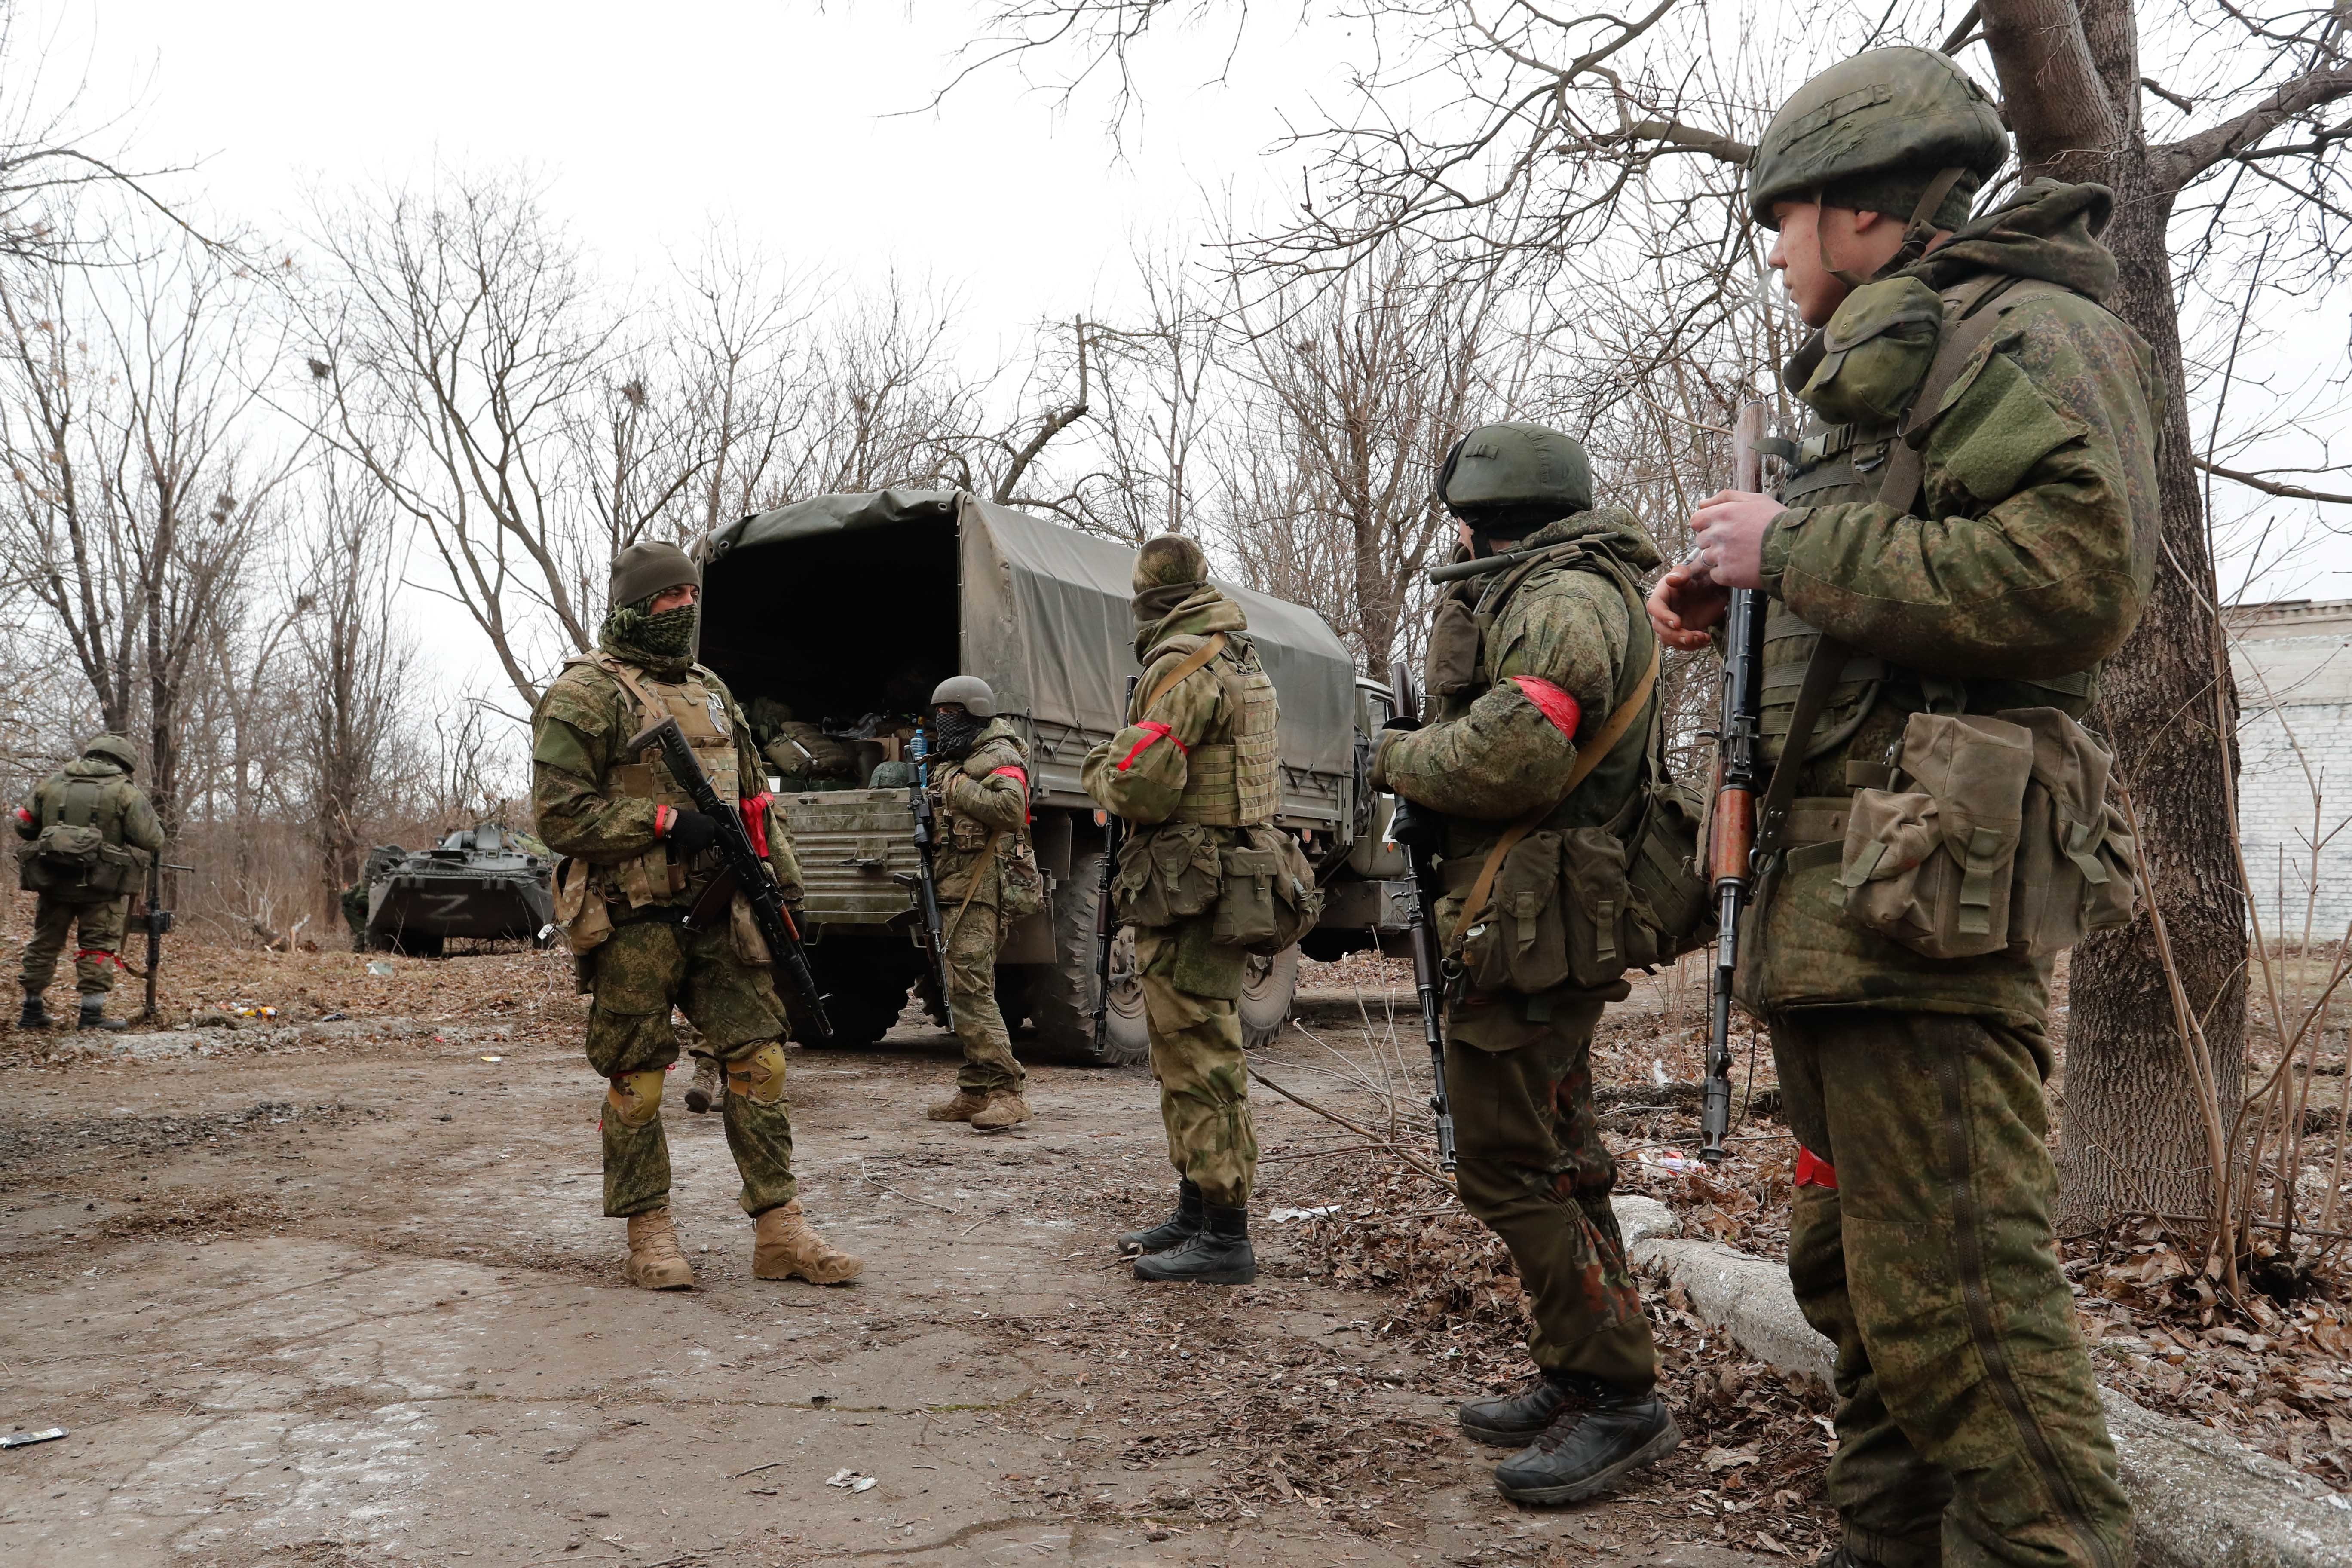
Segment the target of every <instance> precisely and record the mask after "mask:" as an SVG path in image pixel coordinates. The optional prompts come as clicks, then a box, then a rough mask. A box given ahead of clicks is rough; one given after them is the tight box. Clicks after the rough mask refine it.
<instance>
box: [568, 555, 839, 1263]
mask: <svg viewBox="0 0 2352 1568" xmlns="http://www.w3.org/2000/svg"><path fill="white" fill-rule="evenodd" d="M701 582H702V572H701V568H700V567H699V566H698V565H697V564H696V563H694V561H693V560H692V559H691V558H690V557H688V555H687V553H686V552H684V551H682V550H679V549H677V547H676V546H674V545H668V544H656V543H650V542H648V543H640V544H633V545H631V546H629V548H627V549H626V550H624V551H623V552H621V553H620V555H619V556H618V557H616V558H615V559H614V563H613V574H612V584H611V605H612V608H611V610H610V612H609V613H608V614H607V615H606V616H605V618H604V626H603V627H602V629H601V631H600V633H599V635H598V637H597V647H596V651H595V652H593V653H592V654H587V655H583V656H581V657H579V658H573V659H572V660H571V661H570V662H569V663H568V664H567V665H566V666H565V667H564V670H563V673H562V675H561V676H560V677H558V678H557V679H556V680H555V681H554V683H553V684H552V685H551V686H550V687H549V688H548V689H547V692H546V694H545V695H544V696H542V697H541V699H540V703H539V709H538V711H537V712H535V713H534V714H533V715H532V717H531V800H532V805H533V806H534V807H535V808H536V810H537V813H538V818H539V833H540V837H542V838H544V839H546V840H547V843H548V845H549V847H551V848H552V849H554V850H555V851H556V852H557V853H558V854H560V855H562V856H565V857H566V860H565V862H564V863H563V865H562V866H561V867H560V868H558V872H557V878H556V918H557V920H558V921H559V922H561V923H562V926H563V928H564V935H565V939H566V941H567V942H569V943H570V945H571V947H572V952H574V953H575V954H577V955H579V956H580V959H581V963H582V971H583V980H584V984H585V988H586V989H587V990H588V991H589V992H590V993H591V994H593V997H594V1005H593V1009H592V1010H591V1012H590V1014H589V1016H588V1059H589V1061H590V1063H591V1064H592V1065H593V1067H594V1068H596V1070H597V1071H598V1072H599V1073H602V1074H603V1075H604V1078H605V1080H606V1084H607V1089H606V1091H605V1096H604V1121H603V1123H602V1128H603V1133H604V1212H605V1214H607V1215H611V1216H613V1217H614V1218H625V1219H626V1220H627V1221H628V1246H629V1256H628V1261H627V1263H626V1264H625V1267H624V1270H623V1272H624V1275H625V1278H626V1279H628V1281H629V1283H630V1284H632V1285H636V1286H639V1287H642V1288H644V1289H653V1290H671V1289H688V1288H690V1287H691V1286H692V1285H693V1284H694V1270H693V1268H692V1267H691V1266H689V1265H688V1262H687V1259H686V1254H685V1251H684V1249H683V1248H681V1247H679V1245H678V1241H677V1232H676V1229H675V1227H674V1226H673V1225H672V1223H671V1220H670V1215H669V1187H670V1170H669V1147H668V1144H667V1141H666V1140H665V1139H664V1137H663V1134H662V1124H661V1091H662V1079H663V1074H664V1073H665V1072H666V1071H667V1069H668V1068H669V1066H670V1064H671V1063H672V1062H675V1061H676V1060H677V1032H676V1031H675V1030H674V1029H673V1028H672V1026H671V1024H670V1010H671V1008H672V1007H673V1006H677V1007H680V1008H683V1009H684V1010H685V1013H686V1015H687V1016H688V1019H690V1020H691V1021H692V1022H693V1024H694V1026H695V1028H696V1029H697V1031H698V1033H699V1035H700V1037H701V1045H702V1047H703V1048H705V1049H707V1050H708V1051H709V1053H710V1054H711V1055H712V1056H713V1057H714V1058H717V1059H718V1061H719V1063H720V1065H721V1066H722V1068H724V1070H725V1074H726V1096H725V1110H724V1112H723V1117H724V1121H725V1126H726V1131H727V1146H728V1148H729V1150H730V1152H732V1153H733V1154H734V1156H735V1165H736V1169H737V1170H738V1171H740V1173H742V1177H743V1191H742V1196H741V1203H742V1207H743V1212H744V1213H746V1214H748V1215H751V1216H752V1219H753V1221H754V1225H755V1233H754V1240H753V1243H752V1252H751V1270H752V1273H753V1274H754V1275H756V1276H757V1277H758V1278H760V1279H791V1278H794V1277H798V1278H800V1279H806V1280H809V1281H810V1282H811V1283H813V1284H819V1285H830V1284H835V1283H838V1282H840V1281H842V1280H845V1279H850V1278H852V1277H853V1276H855V1275H856V1273H857V1272H858V1270H859V1269H860V1268H863V1267H864V1265H863V1264H862V1263H861V1262H860V1260H859V1259H857V1258H854V1257H851V1256H850V1255H849V1254H847V1253H845V1252H843V1251H841V1250H840V1249H838V1248H837V1247H832V1246H829V1245H828V1244H826V1243H825V1242H824V1240H823V1239H822V1238H821V1237H818V1235H817V1234H816V1232H815V1231H814V1230H813V1229H811V1228H810V1226H809V1224H808V1222H807V1220H806V1219H805V1218H803V1215H802V1214H801V1205H800V1199H799V1197H798V1195H797V1194H798V1189H797V1187H796V1186H795V1184H794V1183H793V1167H792V1158H793V1128H792V1115H791V1110H790V1107H789V1106H788V1105H787V1103H786V1101H785V1100H784V1047H783V1038H784V1035H785V1032H786V1027H787V1014H786V1008H785V1004H784V1003H783V1001H782V999H781V998H780V996H779V995H778V991H777V985H776V982H775V979H774V973H775V969H776V967H777V966H778V965H779V964H783V963H791V962H792V961H793V959H795V958H796V957H797V953H796V952H795V951H793V949H792V948H791V947H790V946H789V942H790V931H789V921H788V918H787V919H786V920H785V921H783V924H782V929H783V931H784V934H785V936H786V942H787V948H786V951H784V952H776V951H774V949H775V947H776V945H777V944H776V943H775V942H772V941H771V940H769V938H768V937H767V936H766V935H765V934H764V933H763V931H762V930H761V926H762V923H763V921H762V920H761V917H760V916H759V915H757V914H755V912H754V909H753V905H752V903H751V900H748V899H747V898H746V897H745V895H744V893H743V891H742V890H740V879H739V878H738V873H737V872H736V871H735V870H734V869H732V868H729V867H727V866H726V865H725V864H724V861H723V859H722V857H721V855H720V854H719V853H718V849H719V842H720V837H721V833H722V830H723V829H724V827H725V826H726V825H725V824H724V823H722V822H721V821H720V820H719V818H717V817H715V816H712V815H711V814H710V813H709V811H705V810H701V809H698V807H697V805H696V804H695V796H694V795H693V794H692V793H691V792H690V786H691V784H692V783H693V782H695V781H691V780H687V779H681V778H680V777H679V776H678V773H677V769H676V768H674V767H672V766H671V765H670V764H669V763H667V762H665V761H664V760H663V756H662V752H661V751H660V749H659V748H658V747H657V746H656V745H652V744H646V745H644V746H643V749H642V750H640V749H638V748H637V747H635V746H633V744H632V739H633V738H635V739H636V740H637V741H638V742H643V741H644V740H645V737H646V735H648V734H651V733H652V729H651V727H652V726H656V725H659V724H662V723H664V722H665V721H667V722H670V723H674V724H675V725H676V726H677V731H679V732H680V733H681V734H682V736H683V742H684V744H685V745H686V746H687V747H688V748H689V749H690V751H691V754H692V763H693V764H694V766H693V767H692V768H689V769H688V771H689V772H693V771H699V773H701V774H702V775H703V776H704V779H705V780H707V781H708V784H709V787H710V788H711V789H712V790H715V792H716V795H715V798H713V799H712V800H711V801H710V802H709V804H712V805H719V806H720V807H721V809H723V810H727V811H732V812H740V816H741V820H742V825H743V826H744V827H745V828H748V829H749V831H750V834H751V838H752V839H753V840H754V841H755V842H756V841H757V840H759V839H762V838H764V840H765V847H766V851H767V854H766V858H767V861H768V864H769V868H771V869H772V875H773V877H774V879H775V882H776V883H777V884H778V885H780V886H781V888H782V894H783V897H784V899H786V900H790V899H796V898H797V897H798V896H799V888H800V868H799V865H798V863H797V862H796V861H795V860H794V859H793V852H792V845H791V842H790V840H789V839H788V838H787V837H786V836H785V829H784V821H783V816H782V813H781V812H775V811H772V810H771V809H769V807H770V802H769V800H768V797H767V795H766V794H765V792H764V791H761V793H759V794H756V795H745V794H744V790H745V788H746V787H747V786H751V785H755V784H756V782H757V781H758V780H759V779H760V777H761V773H760V753H759V751H758V749H757V748H756V747H755V746H754V744H753V743H752V739H751V729H750V727H749V726H748V725H747V724H746V723H745V721H744V719H743V714H742V712H741V710H740V709H738V708H737V707H736V705H735V700H734V699H733V697H731V696H730V695H729V693H728V690H727V688H726V687H725V685H724V684H722V683H721V682H720V681H719V678H718V677H717V676H715V675H713V674H712V673H711V672H710V671H709V670H708V669H705V668H703V667H702V666H700V665H698V664H696V663H695V662H694V661H693V654H694V647H695V640H696V616H697V610H696V607H695V606H696V603H697V601H698V599H699V597H700V595H701ZM752 866H753V869H754V870H757V869H758V866H757V862H756V861H754V862H753V863H752ZM730 879H732V880H730ZM714 891H715V895H716V896H714ZM780 908H781V902H780V903H779V909H780ZM766 912H767V913H769V914H776V913H778V910H768V911H766ZM803 973H805V971H804V970H803ZM800 1005H801V1006H802V1007H803V1010H804V1011H809V1010H813V1011H814V1017H815V1026H822V1017H823V1014H822V1007H821V1005H815V1004H814V997H813V996H812V997H808V998H803V1000H802V1001H801V1004H800Z"/></svg>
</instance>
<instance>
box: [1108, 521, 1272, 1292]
mask: <svg viewBox="0 0 2352 1568" xmlns="http://www.w3.org/2000/svg"><path fill="white" fill-rule="evenodd" d="M1134 588H1135V621H1136V627H1137V634H1136V639H1135V654H1136V658H1137V661H1138V662H1139V663H1140V664H1141V665H1142V666H1143V676H1142V679H1140V680H1139V682H1138V683H1137V685H1136V688H1135V695H1134V697H1133V699H1132V700H1130V702H1129V706H1128V710H1127V727H1126V728H1125V729H1123V730H1121V731H1119V732H1118V735H1116V736H1115V737H1113V738H1112V739H1111V741H1110V742H1108V744H1106V745H1101V746H1097V747H1096V748H1095V749H1094V750H1093V751H1092V752H1089V753H1088V754H1087V760H1086V770H1085V781H1086V788H1087V794H1088V795H1092V796H1093V797H1094V798H1095V800H1096V802H1097V804H1098V805H1101V806H1102V807H1103V808H1104V809H1105V810H1107V811H1109V812H1113V813H1115V814H1117V815H1118V816H1120V817H1123V818H1124V819H1126V821H1127V822H1128V823H1129V825H1130V831H1129V835H1128V837H1127V838H1126V840H1125V842H1124V843H1122V844H1121V845H1120V847H1119V863H1118V872H1117V880H1116V883H1115V885H1114V888H1113V889H1112V890H1113V895H1114V897H1116V898H1117V899H1118V916H1119V919H1120V921H1121V923H1122V924H1126V925H1128V926H1130V927H1131V928H1132V929H1133V931H1134V936H1135V967H1136V970H1137V972H1138V973H1139V977H1140V979H1141V981H1142V985H1143V1006H1144V1016H1145V1021H1146V1024H1147V1026H1149V1028H1150V1036H1151V1071H1152V1076H1153V1077H1155V1078H1157V1079H1159V1080H1160V1121H1161V1122H1162V1123H1163V1124H1164V1125H1165V1126H1166V1128H1167V1130H1168V1159H1169V1163H1171V1164H1172V1165H1174V1166H1175V1167H1176V1173H1177V1177H1178V1184H1177V1189H1176V1192H1177V1197H1176V1213H1175V1215H1173V1216H1172V1217H1171V1218H1170V1219H1168V1220H1167V1221H1166V1222H1165V1223H1163V1224H1160V1225H1158V1226H1153V1227H1151V1228H1150V1229H1149V1230H1141V1231H1135V1232H1131V1233H1130V1234H1129V1235H1127V1236H1124V1237H1120V1238H1119V1241H1120V1246H1121V1247H1122V1248H1123V1249H1124V1250H1127V1251H1129V1252H1133V1253H1136V1254H1137V1255H1138V1256H1137V1258H1136V1260H1135V1277H1136V1278H1137V1279H1191V1280H1199V1281H1202V1282H1205V1283H1209V1284H1217V1285H1246V1284H1248V1283H1249V1282H1250V1281H1251V1280H1253V1279H1256V1278H1257V1260H1256V1258H1255V1255H1254V1254H1253V1253H1252V1251H1251V1249H1250V1241H1249V1196H1250V1185H1251V1183H1252V1181H1253V1179H1254V1178H1255V1175H1256V1172H1257V1140H1256V1138H1255V1136H1254V1135H1253V1134H1252V1132H1251V1131H1250V1113H1249V1069H1248V1065H1247V1063H1246V1062H1245V1061H1244V1058H1243V1055H1242V1023H1241V1014H1240V1012H1239V1010H1238V1007H1237V1003H1238V1002H1239V1000H1240V997H1241V994H1242V980H1243V977H1244V972H1245V970H1246V968H1247V965H1248V962H1249V955H1248V954H1247V953H1246V952H1244V951H1243V950H1242V949H1241V948H1239V947H1234V946H1231V945H1228V944H1225V943H1221V942H1217V941H1216V939H1215V933H1214V931H1213V924H1214V921H1213V912H1214V910H1215V908H1216V903H1217V899H1218V897H1219V895H1220V893H1221V891H1222V889H1223V870H1222V859H1221V857H1222V855H1223V851H1224V850H1226V849H1227V848H1229V847H1232V846H1233V845H1234V842H1235V841H1236V839H1237V837H1239V830H1240V829H1241V828H1244V827H1248V826H1255V825H1260V824H1265V823H1269V822H1272V821H1273V820H1274V812H1275V805H1276V781H1275V755H1276V726H1277V723H1278V721H1279V710H1278V707H1277V704H1276V700H1275V693H1274V682H1273V681H1272V680H1271V679H1268V678H1267V676H1266V674H1265V669H1264V668H1263V667H1261V665H1260V664H1259V662H1258V655H1257V649H1256V648H1255V646H1253V645H1252V643H1251V641H1250V639H1249V637H1248V635H1247V628H1248V626H1249V621H1248V618H1247V617H1246V616H1244V615H1243V614H1242V607H1241V606H1240V605H1236V604H1235V603H1234V602H1233V601H1232V600H1231V599H1228V598H1227V597H1225V595H1223V594H1222V593H1220V592H1218V590H1217V589H1216V588H1215V587H1214V586H1213V584H1211V583H1210V582H1209V563H1208V558H1207V557H1206V556H1204V555H1203V554H1202V552H1201V547H1200V546H1199V545H1197V544H1195V543H1193V542H1192V541H1191V540H1189V539H1186V538H1183V537H1181V535H1178V534H1172V533H1171V534H1162V535H1160V537H1159V538H1157V539H1154V540H1151V541H1150V542H1147V543H1146V544H1145V545H1144V546H1143V549H1142V551H1141V552H1139V554H1138V555H1137V557H1136V562H1135V574H1134Z"/></svg>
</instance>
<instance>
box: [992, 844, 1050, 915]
mask: <svg viewBox="0 0 2352 1568" xmlns="http://www.w3.org/2000/svg"><path fill="white" fill-rule="evenodd" d="M1044 908H1045V872H1044V871H1043V870H1042V869H1040V868H1039V867H1038V865H1037V851H1036V849H1035V847H1033V846H1032V845H1031V844H1030V842H1029V840H1028V839H1027V838H1026V837H1022V838H1020V839H1019V840H1018V841H1017V842H1015V843H1014V844H1013V847H1012V848H1010V849H1005V850H1001V851H1000V852H999V853H998V855H997V858H996V911H997V913H998V914H999V915H1000V916H1002V917H1003V919H1005V920H1008V921H1018V920H1026V919H1028V918H1029V917H1030V916H1031V915H1034V914H1035V913H1036V912H1037V911H1038V910H1042V909H1044Z"/></svg>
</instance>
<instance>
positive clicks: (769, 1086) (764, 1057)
mask: <svg viewBox="0 0 2352 1568" xmlns="http://www.w3.org/2000/svg"><path fill="white" fill-rule="evenodd" d="M727 1089H728V1091H729V1092H730V1093H732V1094H740V1095H741V1096H742V1097H743V1098H744V1099H746V1100H755V1101H757V1102H758V1103H760V1104H761V1105H773V1104H775V1103H776V1101H778V1100H782V1099H783V1098H784V1047H783V1042H782V1041H781V1040H770V1041H769V1042H768V1043H767V1044H765V1045H763V1046H761V1047H760V1048H759V1049H758V1050H756V1051H753V1052H752V1053H751V1055H750V1056H748V1057H739V1058H736V1059H735V1060H733V1061H731V1062H729V1063H728V1064H727Z"/></svg>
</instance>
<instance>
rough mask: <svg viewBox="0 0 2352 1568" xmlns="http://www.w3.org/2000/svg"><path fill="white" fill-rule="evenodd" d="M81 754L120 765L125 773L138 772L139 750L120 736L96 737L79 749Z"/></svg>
mask: <svg viewBox="0 0 2352 1568" xmlns="http://www.w3.org/2000/svg"><path fill="white" fill-rule="evenodd" d="M81 754H82V755H83V756H85V757H104V758H106V759H107V760H108V761H109V762H114V763H121V764H122V771H123V772H124V773H137V772H138V771H139V748H138V747H136V746H133V745H132V744H131V742H128V741H126V740H124V739H123V738H122V737H121V736H120V735H100V736H97V737H95V738H93V739H92V740H91V742H89V745H87V746H84V747H83V748H82V749H81Z"/></svg>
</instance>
